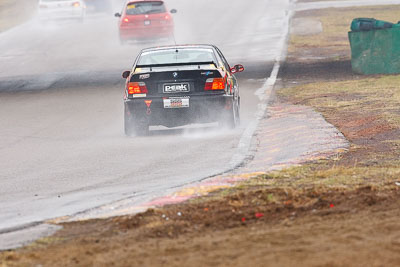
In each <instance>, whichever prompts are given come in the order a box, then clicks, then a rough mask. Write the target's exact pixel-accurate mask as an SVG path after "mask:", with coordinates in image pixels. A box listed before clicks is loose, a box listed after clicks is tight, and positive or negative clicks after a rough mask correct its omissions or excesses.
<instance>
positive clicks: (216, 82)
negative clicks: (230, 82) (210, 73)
mask: <svg viewBox="0 0 400 267" xmlns="http://www.w3.org/2000/svg"><path fill="white" fill-rule="evenodd" d="M224 89H225V81H224V79H223V78H210V79H207V81H206V85H205V86H204V90H206V91H208V90H224Z"/></svg>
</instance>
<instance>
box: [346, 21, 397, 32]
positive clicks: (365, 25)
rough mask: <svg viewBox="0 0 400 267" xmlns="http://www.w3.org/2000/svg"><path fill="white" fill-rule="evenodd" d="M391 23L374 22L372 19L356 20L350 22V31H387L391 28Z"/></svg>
mask: <svg viewBox="0 0 400 267" xmlns="http://www.w3.org/2000/svg"><path fill="white" fill-rule="evenodd" d="M392 26H393V23H391V22H388V21H384V20H376V19H374V18H356V19H353V21H352V22H351V26H350V29H351V30H352V31H356V32H358V31H370V30H378V29H388V28H392Z"/></svg>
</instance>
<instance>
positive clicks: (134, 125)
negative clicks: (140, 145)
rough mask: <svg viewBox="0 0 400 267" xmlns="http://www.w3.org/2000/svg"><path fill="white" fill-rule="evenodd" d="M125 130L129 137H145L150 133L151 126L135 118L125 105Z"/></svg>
mask: <svg viewBox="0 0 400 267" xmlns="http://www.w3.org/2000/svg"><path fill="white" fill-rule="evenodd" d="M124 130H125V135H127V136H143V135H147V134H148V133H149V124H148V123H147V122H146V121H144V120H139V119H136V118H134V116H133V114H131V113H130V112H129V109H128V107H127V106H126V105H125V112H124Z"/></svg>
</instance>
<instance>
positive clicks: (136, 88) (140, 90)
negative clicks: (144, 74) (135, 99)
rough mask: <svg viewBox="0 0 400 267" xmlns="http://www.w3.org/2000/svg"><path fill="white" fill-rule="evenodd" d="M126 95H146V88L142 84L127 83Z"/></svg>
mask: <svg viewBox="0 0 400 267" xmlns="http://www.w3.org/2000/svg"><path fill="white" fill-rule="evenodd" d="M128 94H130V95H134V94H147V86H146V84H145V83H144V82H140V83H137V82H133V83H128Z"/></svg>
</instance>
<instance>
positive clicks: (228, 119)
mask: <svg viewBox="0 0 400 267" xmlns="http://www.w3.org/2000/svg"><path fill="white" fill-rule="evenodd" d="M218 124H219V126H220V127H223V128H229V129H234V128H236V126H238V125H239V124H240V112H239V103H238V100H237V99H236V100H234V99H232V101H231V102H230V103H229V106H228V108H227V109H226V108H225V109H224V112H223V115H222V116H221V118H220V120H219V122H218Z"/></svg>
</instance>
